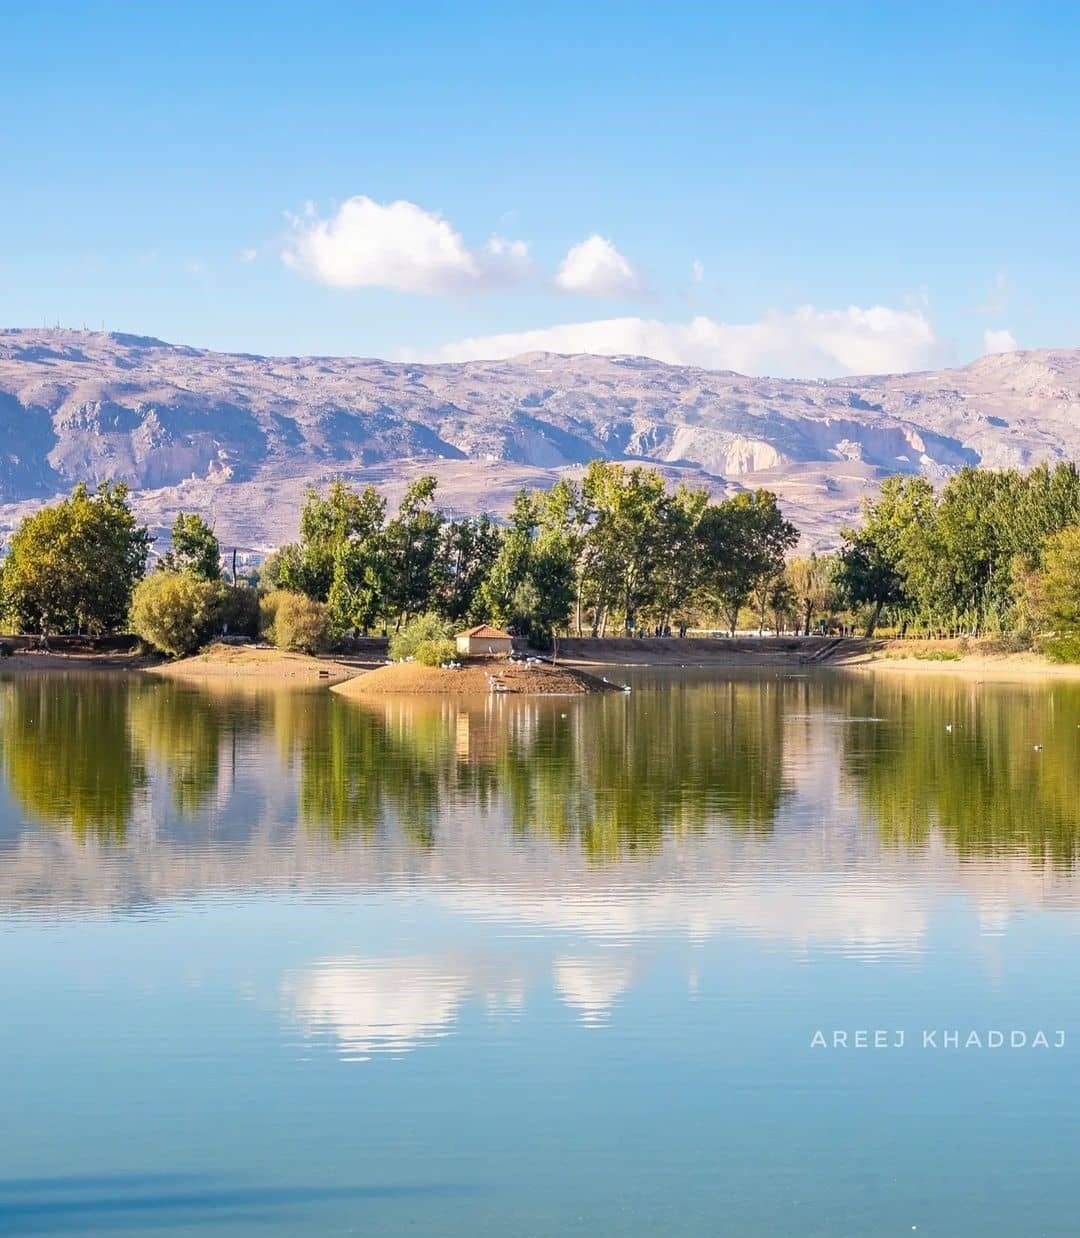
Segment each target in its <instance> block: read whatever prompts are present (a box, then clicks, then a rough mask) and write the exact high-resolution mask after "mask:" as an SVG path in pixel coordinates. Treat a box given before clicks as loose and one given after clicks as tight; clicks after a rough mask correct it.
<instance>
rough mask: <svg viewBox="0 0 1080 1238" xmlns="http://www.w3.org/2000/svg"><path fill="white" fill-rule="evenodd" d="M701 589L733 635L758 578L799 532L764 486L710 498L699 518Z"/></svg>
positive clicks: (779, 560)
mask: <svg viewBox="0 0 1080 1238" xmlns="http://www.w3.org/2000/svg"><path fill="white" fill-rule="evenodd" d="M698 527H699V538H700V547H701V554H702V568H701V595H702V598H703V600H704V601H705V602H706V603H707V604H711V605H713V606H715V607H716V608H717V609H719V611H720V613H721V614H722V615H723V616H724V618H725V619H726V621H727V626H728V630H729V631H730V632H731V633H732V635H734V633H735V628H736V625H737V623H738V618H739V611H740V610H741V609H742V608H743V607H744V606H745V605H746V603H747V600H748V599H749V597H750V595H751V593H752V592H753V591H754V588H755V587H756V586H757V585H758V583H759V582H760V581H763V580H771V579H772V578H773V577H775V576H776V575H777V574H778V573H779V572H780V571H781V570H782V568H783V565H784V556H785V554H786V553H787V551H788V550H790V549H791V547H792V546H794V544H795V542H796V541H797V540H798V536H799V532H798V530H797V529H796V528H795V526H794V525H793V524H791V523H790V522H789V521H787V520H785V519H784V517H783V516H782V514H781V512H780V508H779V506H778V505H777V502H776V495H774V494H773V493H772V492H771V491H768V490H755V491H754V492H752V493H751V492H749V491H745V490H744V491H740V492H739V493H738V494H736V495H734V496H733V497H732V498H730V499H725V500H724V501H723V502H722V503H713V504H710V505H709V506H708V507H707V508H705V510H704V511H703V512H702V515H701V520H700V523H699V526H698Z"/></svg>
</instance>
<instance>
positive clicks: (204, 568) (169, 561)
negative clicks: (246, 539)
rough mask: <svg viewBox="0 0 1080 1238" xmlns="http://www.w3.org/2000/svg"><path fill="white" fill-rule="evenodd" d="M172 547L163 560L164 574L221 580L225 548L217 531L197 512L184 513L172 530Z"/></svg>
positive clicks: (181, 513)
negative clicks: (222, 557)
mask: <svg viewBox="0 0 1080 1238" xmlns="http://www.w3.org/2000/svg"><path fill="white" fill-rule="evenodd" d="M171 540H172V544H171V546H170V548H169V549H168V550H167V551H166V552H165V554H163V555H162V556H161V561H160V562H159V564H158V567H159V568H160V570H161V571H163V572H179V573H181V574H183V575H185V576H192V577H194V578H195V579H196V580H211V581H216V580H220V579H221V546H220V544H219V543H218V539H217V537H216V536H215V535H214V530H213V529H212V528H211V527H210V526H209V525H208V524H207V523H206V521H205V520H203V518H202V517H201V516H198V515H196V514H195V513H194V512H192V513H191V514H185V513H184V512H180V514H179V515H178V516H177V517H176V520H175V522H174V523H173V527H172V539H171Z"/></svg>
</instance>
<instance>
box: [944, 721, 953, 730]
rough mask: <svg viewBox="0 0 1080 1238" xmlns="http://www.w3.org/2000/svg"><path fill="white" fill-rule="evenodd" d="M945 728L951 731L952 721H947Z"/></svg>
mask: <svg viewBox="0 0 1080 1238" xmlns="http://www.w3.org/2000/svg"><path fill="white" fill-rule="evenodd" d="M945 730H946V731H951V730H952V723H951V722H946V723H945Z"/></svg>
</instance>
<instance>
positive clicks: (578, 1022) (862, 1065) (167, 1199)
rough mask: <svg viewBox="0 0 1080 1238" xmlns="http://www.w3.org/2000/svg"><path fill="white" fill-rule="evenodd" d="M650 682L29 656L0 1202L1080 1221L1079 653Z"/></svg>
mask: <svg viewBox="0 0 1080 1238" xmlns="http://www.w3.org/2000/svg"><path fill="white" fill-rule="evenodd" d="M634 682H635V690H634V692H633V693H632V694H631V695H630V696H618V697H617V698H608V697H604V698H590V699H583V700H547V701H527V700H513V699H506V698H494V699H491V700H483V701H477V702H475V703H470V704H467V705H466V704H454V703H445V702H435V701H431V702H429V701H412V702H409V701H391V700H385V701H378V702H373V703H371V704H369V705H366V706H365V705H360V704H357V703H355V702H352V701H347V700H344V699H342V698H340V697H337V696H335V695H333V694H331V693H328V692H312V693H292V694H273V695H258V694H244V695H237V694H231V695H230V694H225V693H222V692H220V691H215V692H213V693H210V692H202V691H199V690H197V689H193V688H185V687H179V686H176V685H173V684H169V683H155V682H150V681H148V680H143V679H135V678H133V679H122V678H111V679H97V678H94V677H90V676H80V677H77V678H76V677H66V676H63V675H52V676H43V677H40V678H38V677H32V676H23V677H19V678H8V679H4V678H0V995H2V1012H0V1061H2V1063H3V1067H2V1074H0V1113H2V1114H3V1115H4V1120H3V1121H2V1122H0V1232H2V1233H4V1234H54V1235H55V1234H95V1235H121V1234H123V1235H130V1234H141V1233H152V1234H160V1235H162V1236H163V1238H172V1236H180V1235H196V1234H204V1233H214V1232H219V1233H221V1234H224V1235H230V1236H233V1235H235V1236H237V1238H246V1236H249V1235H250V1236H252V1238H257V1236H264V1238H286V1236H289V1238H293V1236H296V1235H319V1236H322V1235H338V1234H342V1235H344V1234H363V1235H373V1236H380V1238H381V1236H383V1235H387V1236H389V1235H393V1236H397V1235H411V1234H415V1235H432V1236H440V1238H441V1236H444V1235H447V1236H449V1235H453V1236H455V1238H456V1236H458V1235H463V1236H465V1235H476V1236H487V1235H492V1236H500V1238H501V1236H503V1235H515V1236H517V1235H544V1236H547V1235H588V1236H589V1238H596V1236H598V1235H608V1234H610V1235H627V1236H638V1235H646V1234H649V1235H652V1234H665V1235H669V1234H670V1235H693V1236H695V1238H697V1236H702V1238H704V1236H710V1238H711V1236H715V1235H730V1236H731V1238H776V1236H784V1238H786V1236H787V1235H791V1236H792V1238H812V1236H819V1235H820V1236H822V1238H825V1236H828V1238H836V1236H847V1235H859V1236H863V1235H866V1236H871V1235H872V1236H874V1238H877V1236H878V1235H910V1234H912V1233H913V1232H914V1233H917V1234H918V1235H920V1238H926V1236H928V1235H933V1236H942V1238H966V1236H968V1235H971V1236H972V1238H975V1236H979V1238H986V1236H990V1238H997V1236H1001V1238H1006V1236H1007V1238H1027V1236H1031V1235H1069V1236H1072V1235H1075V1234H1076V1233H1077V1232H1078V1223H1077V1220H1076V1213H1077V1192H1076V1185H1075V1182H1076V1178H1075V1165H1076V1160H1077V1155H1078V1153H1080V1116H1078V1114H1080V1109H1078V1104H1077V1102H1078V1101H1080V1086H1078V1078H1080V1076H1078V1072H1077V1067H1078V1057H1077V1048H1078V1046H1080V994H1078V991H1077V984H1076V980H1077V966H1076V960H1077V955H1078V945H1080V931H1078V930H1080V884H1078V878H1077V871H1076V865H1077V858H1078V854H1077V853H1078V844H1080V796H1078V795H1077V771H1078V758H1080V688H1078V687H1076V686H1071V685H1054V686H1049V687H1047V686H1036V685H1032V686H1019V687H996V686H991V685H982V684H976V683H973V682H960V681H957V680H952V679H948V678H931V677H927V678H925V679H923V680H914V679H901V678H891V677H885V676H881V677H879V678H876V679H872V678H869V677H856V676H851V677H845V676H841V675H832V676H821V677H801V678H800V677H791V676H787V677H783V676H777V675H772V676H767V677H762V678H752V679H736V680H729V679H722V678H719V677H718V675H717V674H716V673H712V674H693V675H690V674H687V675H684V676H682V677H677V678H676V677H672V676H671V675H665V676H659V675H656V676H652V675H646V674H642V675H638V676H637V678H636V679H635V681H634ZM950 728H951V729H950ZM1037 745H1038V746H1039V747H1037ZM1040 1029H1041V1030H1042V1031H1043V1032H1044V1033H1045V1035H1046V1037H1047V1039H1048V1040H1049V1042H1050V1045H1051V1046H1053V1045H1054V1044H1055V1043H1056V1042H1057V1041H1058V1040H1059V1038H1060V1035H1061V1033H1064V1036H1065V1044H1064V1047H1063V1048H1053V1047H1050V1048H1043V1047H1038V1048H1030V1047H1027V1048H1016V1049H1013V1048H1008V1047H1003V1048H997V1049H992V1048H989V1047H988V1041H989V1039H990V1037H989V1033H990V1032H991V1031H1000V1032H1001V1033H1003V1035H1004V1036H1005V1037H1006V1039H1007V1038H1008V1037H1009V1036H1010V1034H1011V1033H1013V1032H1015V1033H1018V1034H1019V1035H1022V1036H1024V1037H1025V1038H1026V1039H1027V1040H1028V1041H1029V1042H1030V1041H1031V1040H1032V1039H1033V1038H1034V1037H1035V1034H1036V1033H1037V1032H1039V1031H1040ZM860 1030H866V1031H867V1032H868V1033H869V1036H870V1039H871V1043H872V1041H873V1033H874V1031H875V1030H877V1031H881V1032H883V1033H885V1036H886V1039H887V1041H888V1043H889V1045H890V1046H891V1047H889V1048H881V1049H874V1048H856V1047H854V1044H855V1037H856V1032H857V1031H860ZM924 1031H926V1032H931V1033H933V1034H934V1038H935V1042H936V1046H937V1047H933V1046H930V1047H926V1048H924V1047H923V1044H922V1039H923V1033H924ZM818 1032H821V1033H822V1034H823V1038H824V1039H825V1040H826V1041H827V1042H828V1043H829V1044H830V1045H831V1044H832V1043H833V1039H834V1033H837V1032H840V1033H843V1032H846V1033H847V1035H848V1040H849V1047H848V1048H846V1049H845V1048H831V1047H830V1048H821V1047H815V1046H814V1040H815V1034H816V1033H818ZM900 1033H903V1035H904V1045H903V1047H897V1041H898V1039H899V1034H900ZM972 1033H974V1034H975V1035H976V1037H977V1038H978V1041H979V1043H978V1044H971V1045H970V1046H969V1047H966V1048H965V1047H952V1046H951V1044H950V1042H949V1041H947V1040H946V1036H947V1035H948V1036H951V1035H953V1034H957V1035H958V1039H959V1044H960V1046H964V1044H965V1042H967V1041H968V1039H969V1036H970V1035H971V1034H972Z"/></svg>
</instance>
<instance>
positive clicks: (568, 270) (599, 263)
mask: <svg viewBox="0 0 1080 1238" xmlns="http://www.w3.org/2000/svg"><path fill="white" fill-rule="evenodd" d="M555 284H556V287H558V288H561V289H562V290H563V292H572V293H576V294H578V295H579V296H585V297H621V296H626V295H628V294H629V293H633V292H637V291H638V289H639V288H640V286H641V281H640V279H639V277H638V273H637V272H636V271H635V270H634V268H633V267H632V266H631V265H630V263H629V262H628V261H627V260H626V259H625V258H624V257H623V256H622V254H620V253H619V251H618V250H617V249H616V248H615V246H614V245H612V243H611V242H610V241H609V240H608V239H607V238H606V237H603V236H599V235H597V234H595V233H594V234H593V235H592V236H590V237H589V238H588V239H587V240H584V241H582V242H581V244H580V245H575V246H573V247H572V248H571V250H570V251H569V253H568V254H567V255H566V257H565V258H564V259H563V260H562V262H561V263H560V265H559V270H558V274H557V275H556V276H555Z"/></svg>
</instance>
